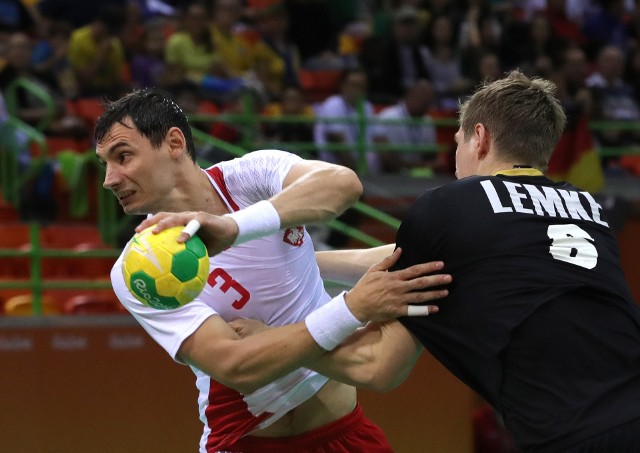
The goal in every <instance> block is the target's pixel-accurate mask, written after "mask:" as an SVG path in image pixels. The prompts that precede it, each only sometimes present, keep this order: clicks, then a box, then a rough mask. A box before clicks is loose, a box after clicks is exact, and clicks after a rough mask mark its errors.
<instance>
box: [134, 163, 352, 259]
mask: <svg viewBox="0 0 640 453" xmlns="http://www.w3.org/2000/svg"><path fill="white" fill-rule="evenodd" d="M362 190H363V189H362V184H361V183H360V180H359V179H358V176H357V175H356V174H355V173H354V172H353V171H352V170H350V169H348V168H346V167H342V166H339V165H335V164H331V163H327V162H322V161H315V160H303V161H299V162H297V163H296V164H295V165H293V166H292V167H291V169H290V170H289V171H288V173H287V176H286V177H285V178H284V181H283V188H282V190H281V191H280V192H278V193H276V194H275V195H273V196H272V197H271V198H270V199H269V200H268V201H269V202H270V203H271V204H272V205H273V207H274V208H275V210H276V212H277V214H278V217H279V223H280V225H279V227H280V228H281V229H283V228H291V227H296V226H300V225H309V224H314V223H322V222H326V221H329V220H331V219H333V218H335V217H337V216H339V215H340V214H342V213H343V212H344V211H345V210H346V209H347V208H349V207H350V206H351V205H353V204H354V203H355V202H356V201H357V200H358V198H359V197H360V195H362ZM251 208H252V206H250V207H248V208H245V209H251ZM242 211H244V212H246V211H245V210H244V209H243V210H242ZM192 219H195V220H198V222H199V223H200V225H201V228H200V230H199V232H198V235H199V236H200V238H201V239H202V240H203V241H204V242H205V244H206V245H207V250H208V251H209V255H210V256H213V255H215V254H217V253H219V252H220V251H222V250H224V249H225V248H227V247H228V246H230V245H231V244H233V243H234V241H235V239H236V238H237V236H238V232H239V229H238V225H237V223H236V222H235V221H234V220H233V219H232V218H231V217H229V216H216V215H212V214H209V213H206V212H180V213H177V212H171V213H169V212H160V213H157V214H155V215H154V216H152V217H150V218H148V219H145V220H143V221H142V223H140V225H138V226H137V227H136V231H138V232H139V231H142V230H143V229H145V228H147V227H150V226H152V225H154V224H156V229H155V231H156V232H158V231H161V230H163V229H166V228H170V227H173V226H179V225H186V224H187V223H188V222H189V221H190V220H192ZM188 238H189V236H188V235H187V234H186V233H185V234H183V235H182V236H180V238H179V239H178V241H179V242H180V241H182V242H184V241H186V240H187V239H188Z"/></svg>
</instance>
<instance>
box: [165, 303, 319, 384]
mask: <svg viewBox="0 0 640 453" xmlns="http://www.w3.org/2000/svg"><path fill="white" fill-rule="evenodd" d="M294 338H295V341H292V339H294ZM325 352H326V351H325V350H324V349H322V348H321V347H320V346H319V345H318V344H317V343H316V342H315V341H314V340H313V337H311V335H310V334H309V331H308V330H307V328H306V325H305V324H304V323H297V324H292V325H289V326H284V327H278V328H275V329H269V330H266V331H264V332H261V333H260V334H258V335H255V336H252V337H247V338H245V339H240V338H239V337H238V336H237V334H236V333H235V332H234V331H233V329H232V328H231V327H229V325H228V324H227V323H226V322H225V321H224V320H223V319H222V318H221V317H220V316H217V315H215V316H211V317H209V318H208V319H207V320H206V321H205V322H203V323H202V324H201V325H200V327H198V329H197V330H196V331H195V332H194V333H193V334H192V335H191V336H189V337H188V338H187V339H186V340H185V341H183V342H182V345H181V346H180V349H179V350H178V356H177V358H178V359H179V360H181V361H183V362H185V363H188V364H190V365H193V366H194V367H196V368H198V369H199V370H201V371H203V372H205V373H206V374H208V375H209V376H211V377H212V378H213V379H215V380H216V381H218V382H221V383H222V384H224V385H227V386H229V387H232V388H235V389H236V390H238V391H240V392H242V393H244V394H249V393H251V392H253V391H255V390H256V389H258V388H260V387H263V386H264V385H266V384H268V383H270V382H272V381H273V380H275V379H277V378H279V377H281V376H284V375H285V374H287V373H290V372H291V371H293V370H295V369H297V368H299V367H301V366H304V364H305V363H306V361H309V360H312V359H314V358H316V357H319V356H320V355H322V354H323V353H325Z"/></svg>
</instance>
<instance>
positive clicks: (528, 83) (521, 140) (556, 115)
mask: <svg viewBox="0 0 640 453" xmlns="http://www.w3.org/2000/svg"><path fill="white" fill-rule="evenodd" d="M555 92H556V86H555V85H554V84H553V82H551V81H549V80H545V79H541V78H532V79H529V78H528V77H527V76H525V75H524V74H523V73H522V72H520V71H518V70H515V71H511V72H510V73H509V74H508V75H507V76H506V77H505V78H503V79H499V80H495V81H493V82H490V83H485V84H483V85H482V86H481V87H480V88H479V89H478V90H477V91H476V92H475V93H474V94H473V95H472V96H471V97H470V98H469V99H467V100H466V101H465V102H463V103H462V104H461V105H460V119H459V121H460V128H461V130H462V133H463V134H464V139H465V141H466V140H468V139H469V138H470V137H471V136H472V134H473V130H474V127H475V125H476V124H478V123H481V124H483V125H484V127H485V128H486V129H487V131H488V132H489V134H490V135H491V138H492V140H493V143H494V146H495V151H496V153H497V154H498V155H499V156H500V157H501V158H502V159H503V160H506V161H510V162H514V163H518V164H522V165H531V166H533V167H535V168H538V169H540V170H545V169H546V168H547V164H548V163H549V159H550V158H551V154H552V153H553V150H554V149H555V146H556V144H557V142H558V140H559V139H560V135H562V131H563V130H564V127H565V124H566V122H567V117H566V115H565V113H564V110H563V108H562V105H561V104H560V101H559V100H558V99H557V98H556V97H555Z"/></svg>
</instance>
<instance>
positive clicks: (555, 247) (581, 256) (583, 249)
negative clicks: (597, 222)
mask: <svg viewBox="0 0 640 453" xmlns="http://www.w3.org/2000/svg"><path fill="white" fill-rule="evenodd" d="M547 236H549V239H551V241H552V242H551V247H550V248H549V253H551V256H553V257H554V258H555V259H557V260H560V261H566V262H567V263H571V264H575V265H576V266H581V267H584V268H587V269H593V268H594V267H596V264H598V250H597V249H596V247H595V246H594V245H593V243H592V242H593V238H592V237H591V236H589V233H587V232H586V231H584V230H583V229H582V228H580V227H579V226H577V225H574V224H567V225H549V228H548V229H547Z"/></svg>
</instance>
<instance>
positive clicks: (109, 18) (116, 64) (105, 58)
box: [69, 4, 127, 97]
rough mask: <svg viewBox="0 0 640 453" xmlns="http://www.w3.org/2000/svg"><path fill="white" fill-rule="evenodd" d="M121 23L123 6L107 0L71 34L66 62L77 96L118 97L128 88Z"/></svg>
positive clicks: (122, 22) (122, 23) (123, 20)
mask: <svg viewBox="0 0 640 453" xmlns="http://www.w3.org/2000/svg"><path fill="white" fill-rule="evenodd" d="M124 24H125V14H124V9H123V8H122V7H121V6H118V5H116V4H113V5H112V4H107V5H105V6H103V7H102V9H101V10H100V12H99V14H98V15H97V16H96V18H95V19H94V20H93V21H92V22H91V23H90V24H88V25H85V26H84V27H81V28H78V29H76V30H74V31H73V33H72V34H71V39H70V42H69V62H70V63H71V67H72V68H73V70H74V72H75V75H76V78H77V79H78V85H79V90H80V96H105V95H106V96H107V97H119V95H120V94H121V93H122V92H124V91H125V90H126V89H127V87H126V84H125V80H124V77H123V75H124V70H125V65H126V60H125V53H124V49H123V47H122V43H121V41H120V38H119V34H120V32H121V31H122V27H123V26H124Z"/></svg>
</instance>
